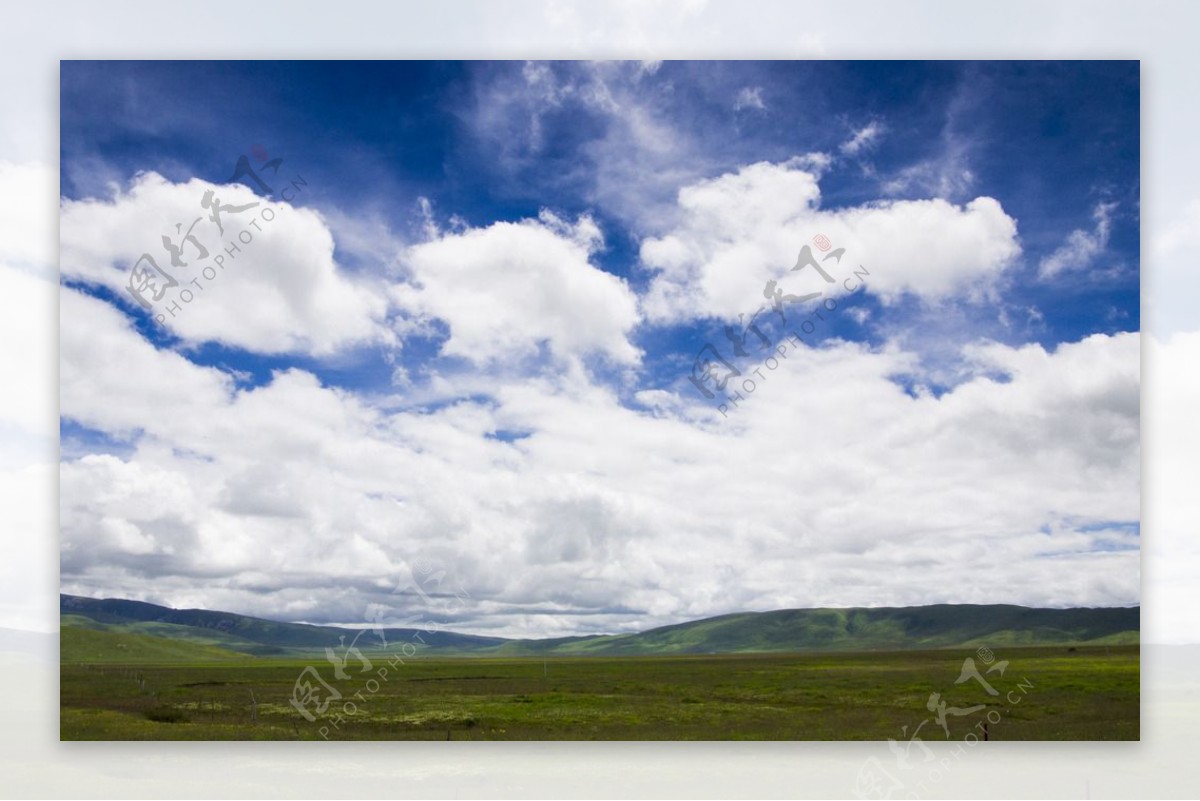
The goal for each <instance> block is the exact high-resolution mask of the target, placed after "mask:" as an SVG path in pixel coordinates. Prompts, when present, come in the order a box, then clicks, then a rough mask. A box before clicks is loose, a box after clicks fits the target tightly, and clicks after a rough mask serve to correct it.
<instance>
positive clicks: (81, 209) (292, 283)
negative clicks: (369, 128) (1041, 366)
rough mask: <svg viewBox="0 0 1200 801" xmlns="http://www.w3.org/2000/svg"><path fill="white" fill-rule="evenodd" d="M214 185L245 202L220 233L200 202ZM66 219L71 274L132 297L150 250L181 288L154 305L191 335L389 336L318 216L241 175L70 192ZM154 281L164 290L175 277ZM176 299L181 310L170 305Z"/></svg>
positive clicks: (234, 341) (234, 342)
mask: <svg viewBox="0 0 1200 801" xmlns="http://www.w3.org/2000/svg"><path fill="white" fill-rule="evenodd" d="M208 192H212V193H213V195H212V197H213V198H214V199H215V200H216V201H219V203H220V204H221V205H222V206H225V207H229V208H231V209H232V208H237V209H243V210H241V211H225V212H224V213H223V214H222V215H221V219H222V223H221V224H222V225H223V227H224V231H223V232H222V231H221V230H219V229H218V227H217V225H216V224H215V223H214V222H213V221H212V220H211V219H210V213H211V212H210V210H209V209H208V208H204V207H202V206H201V201H202V199H203V198H204V197H205V195H206V193H208ZM197 221H198V222H197ZM194 222H195V225H194V227H193V223H194ZM60 228H61V232H62V233H61V254H60V264H61V269H62V275H63V277H64V278H65V279H69V280H74V281H81V282H86V283H88V284H92V285H96V286H103V287H106V288H108V289H110V290H112V291H113V292H116V293H118V295H120V296H121V297H122V298H124V299H126V300H128V301H129V302H130V303H131V304H134V299H133V297H132V296H131V295H130V293H129V290H128V286H129V285H130V270H131V268H132V267H133V266H134V265H135V264H137V263H139V260H140V259H141V257H142V255H143V254H144V253H149V254H150V255H151V257H152V258H153V259H154V262H155V265H157V266H158V267H159V268H161V270H162V271H164V272H165V273H167V274H170V276H171V278H173V279H174V280H175V281H176V282H177V284H178V286H177V287H175V288H172V289H170V290H169V291H167V292H166V293H165V294H164V295H163V296H162V298H161V302H158V303H154V302H153V301H151V306H152V308H151V309H150V310H148V311H147V312H146V313H147V314H150V315H152V316H158V315H161V316H162V321H161V322H162V324H163V325H165V326H166V327H167V328H168V329H169V330H170V331H171V332H172V333H174V334H176V335H178V336H179V337H180V338H181V339H183V340H184V341H185V342H187V343H190V344H200V343H204V342H220V343H223V344H226V345H231V346H234V347H239V348H245V349H247V350H251V351H255V352H258V353H311V354H313V355H318V356H321V355H328V354H331V353H333V352H335V351H337V350H339V349H342V348H346V347H349V346H352V345H355V344H362V343H368V342H378V341H390V340H391V339H392V336H393V335H392V334H391V332H390V329H388V327H387V326H386V325H385V319H384V318H385V316H386V311H387V303H386V300H385V299H384V297H383V295H382V293H381V292H380V291H379V290H380V289H381V287H378V286H372V285H371V284H370V283H369V282H367V281H365V280H363V279H360V278H356V277H353V276H351V275H349V274H348V273H347V272H346V271H344V270H343V269H342V268H341V267H339V265H338V263H337V261H336V259H335V256H334V239H333V236H332V234H331V233H330V230H329V227H328V226H327V225H326V223H325V221H324V220H323V219H322V217H321V215H320V214H319V213H317V212H315V211H312V210H310V209H306V208H300V207H295V206H292V205H290V204H289V203H286V202H277V201H270V200H268V199H266V198H263V197H259V196H257V195H255V194H254V193H253V192H252V191H251V190H250V189H249V188H247V187H245V186H242V185H240V184H239V185H226V186H217V185H214V184H211V183H208V182H206V181H202V180H199V179H192V180H190V181H187V182H186V183H172V182H170V181H167V180H166V179H164V178H163V177H161V176H159V175H157V174H155V173H143V174H141V175H139V176H137V177H136V178H135V179H134V180H133V182H132V183H131V184H130V186H129V187H128V189H124V190H123V189H120V188H114V192H113V195H112V196H111V197H108V198H88V199H83V200H69V199H68V200H64V201H63V202H62V208H61V225H60ZM189 231H190V232H191V233H192V235H193V237H194V240H189V239H187V234H188V232H189ZM164 238H169V239H170V240H171V242H172V244H173V245H174V246H175V247H177V248H179V253H178V255H177V258H178V260H179V261H180V262H182V263H183V264H184V266H177V265H175V264H173V258H172V253H171V252H170V251H168V250H167V249H166V247H165V245H164ZM234 248H237V249H236V250H234ZM204 253H207V254H208V255H207V256H204V255H203V254H204ZM141 266H142V267H146V266H148V263H147V262H145V261H141ZM210 276H211V277H210ZM193 282H195V283H193ZM156 285H157V286H159V287H163V288H165V287H166V286H167V285H168V279H166V278H163V277H159V278H157V279H156ZM185 290H186V291H187V292H188V293H189V296H191V297H192V300H191V301H190V302H185V298H186V297H187V296H184V295H183V294H182V293H183V292H184V291H185ZM172 302H174V303H175V304H176V305H175V307H174V310H175V314H171V313H170V312H169V311H168V308H169V307H171V304H172ZM134 308H139V307H138V305H137V304H135V305H134Z"/></svg>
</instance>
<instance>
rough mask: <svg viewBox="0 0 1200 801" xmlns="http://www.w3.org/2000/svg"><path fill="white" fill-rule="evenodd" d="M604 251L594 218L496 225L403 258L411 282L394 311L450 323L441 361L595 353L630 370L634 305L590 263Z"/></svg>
mask: <svg viewBox="0 0 1200 801" xmlns="http://www.w3.org/2000/svg"><path fill="white" fill-rule="evenodd" d="M601 244H602V236H601V233H600V229H599V228H598V227H597V226H596V224H595V222H593V221H592V219H591V218H590V217H586V216H585V217H581V218H580V219H579V220H578V221H577V222H575V223H568V222H565V221H563V220H561V219H559V218H558V217H555V216H554V215H553V214H550V213H549V212H543V213H542V215H541V217H540V218H539V219H538V220H525V221H522V222H520V223H507V222H500V223H494V224H492V225H490V226H488V227H486V228H476V229H470V230H467V231H464V232H462V233H455V234H447V235H446V236H443V237H441V238H437V239H433V240H432V241H430V242H426V243H423V244H419V245H415V246H413V247H412V248H410V249H409V251H408V253H407V255H406V257H405V264H406V266H407V268H408V270H409V273H410V276H411V280H412V282H411V283H408V284H401V285H397V286H396V287H394V288H393V291H392V292H393V296H394V297H395V299H396V301H397V303H398V305H399V306H400V307H401V308H403V309H405V310H406V311H408V312H409V313H410V314H414V315H427V316H430V317H434V318H437V319H440V320H443V321H445V322H446V324H447V325H448V326H449V328H450V338H449V339H448V340H447V341H446V342H445V343H444V344H443V345H442V353H443V354H444V355H449V356H458V357H461V358H464V359H467V360H469V361H471V362H474V363H476V364H487V363H489V362H494V361H496V360H501V359H519V358H522V357H526V356H531V355H534V354H536V353H537V351H538V348H539V347H540V346H542V345H545V346H547V347H548V348H549V350H550V352H551V353H552V354H553V355H555V356H556V357H559V358H564V359H578V358H582V357H584V356H587V355H589V354H599V355H603V356H606V357H608V358H609V359H611V360H613V361H615V362H620V363H625V364H632V363H635V362H637V361H638V359H639V356H640V354H639V351H638V349H637V348H636V347H634V345H633V344H631V343H630V341H629V338H628V337H629V333H630V331H631V330H632V329H633V327H634V326H635V325H636V324H637V323H638V313H637V301H636V298H635V296H634V294H633V292H632V291H631V290H630V289H629V287H628V286H627V285H626V284H625V282H624V281H623V280H622V279H620V278H618V277H616V276H614V275H611V274H609V273H606V272H604V271H603V270H601V269H599V268H598V267H595V266H594V265H593V264H592V263H591V262H590V258H591V255H592V254H593V253H594V252H595V251H596V249H597V248H599V247H600V246H601Z"/></svg>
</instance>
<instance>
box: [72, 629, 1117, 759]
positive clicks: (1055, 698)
mask: <svg viewBox="0 0 1200 801" xmlns="http://www.w3.org/2000/svg"><path fill="white" fill-rule="evenodd" d="M64 634H65V635H66V636H65V637H64V643H63V651H62V666H61V671H62V673H61V712H62V717H61V730H60V733H61V737H62V739H64V740H292V739H300V740H319V739H330V740H446V739H453V740H726V739H729V740H883V739H886V738H888V737H892V738H895V739H897V740H902V739H904V737H903V735H902V734H901V729H902V727H904V726H908V727H909V733H910V735H911V733H912V731H913V729H914V728H915V727H917V726H918V725H920V724H921V722H922V721H925V720H928V721H929V722H928V723H926V724H925V725H924V727H923V728H922V729H921V737H922V738H923V739H925V740H926V741H933V740H944V739H946V738H945V735H944V733H943V731H942V729H941V727H940V726H939V725H938V723H937V722H936V721H935V720H934V719H933V718H934V713H933V712H931V711H930V710H928V709H927V708H926V702H927V701H928V700H929V698H930V694H931V693H934V692H937V693H940V695H941V700H942V701H944V702H945V703H946V704H947V705H948V706H949V707H957V708H960V709H966V708H970V707H974V706H976V705H979V704H985V705H986V706H985V707H984V708H983V709H980V710H977V711H975V712H973V713H972V714H970V715H968V716H962V717H956V716H954V715H952V714H951V715H948V716H947V721H948V726H949V728H950V737H951V738H952V739H961V738H962V737H963V736H964V735H966V734H967V732H968V731H972V730H975V731H977V729H975V726H976V724H979V723H982V721H983V720H984V719H985V718H986V717H987V716H988V715H989V714H990V716H991V720H992V721H993V723H992V724H991V725H989V732H990V736H991V739H994V740H1136V739H1138V738H1139V684H1140V682H1139V649H1138V646H1136V645H1132V646H1130V645H1112V646H1080V647H1078V648H1072V649H1070V650H1068V649H1067V648H1066V647H1057V646H1055V647H1018V646H1004V647H998V648H996V659H997V660H1007V661H1008V666H1007V668H1006V670H1005V671H1004V673H1003V675H1001V674H1000V673H999V672H998V671H995V672H993V673H991V674H988V675H986V676H985V679H986V680H987V681H988V682H990V683H991V684H992V686H993V688H994V689H995V690H996V691H997V692H998V693H999V695H997V696H991V695H989V694H987V693H986V691H985V690H984V689H983V687H982V686H981V685H980V684H979V683H978V682H977V681H975V680H967V681H965V682H964V683H962V684H957V685H956V684H955V680H956V679H958V678H959V675H960V670H961V668H962V666H963V661H964V659H966V658H968V657H974V656H975V651H974V650H973V649H969V648H956V649H945V650H929V651H887V652H869V653H861V652H860V653H818V654H730V655H712V656H657V657H640V656H629V657H587V658H567V657H556V658H551V659H548V660H545V661H544V662H543V660H542V659H540V658H536V657H522V658H459V659H448V658H432V657H428V658H427V657H422V656H420V655H418V656H416V657H413V658H406V659H405V660H404V663H403V664H399V663H397V664H394V665H392V666H390V667H389V666H388V657H386V656H384V655H382V654H378V653H369V654H368V657H369V658H370V659H371V661H372V663H373V664H372V669H371V671H370V672H366V673H363V672H359V670H360V668H361V665H359V664H358V663H357V662H356V661H354V660H351V663H350V664H349V665H348V666H347V668H346V670H347V673H348V675H349V678H347V679H345V680H340V681H338V680H335V679H334V677H333V671H332V667H331V666H330V665H329V663H328V662H326V661H325V660H324V659H323V658H321V657H314V658H313V659H309V660H296V659H294V658H291V659H280V658H270V657H249V656H245V655H241V654H231V653H229V652H226V651H222V650H221V649H219V648H216V647H214V646H212V645H207V644H198V643H197V644H193V643H177V644H175V646H174V648H175V650H174V651H173V652H172V653H169V654H165V653H161V652H156V651H155V649H156V648H161V647H162V646H161V644H159V643H155V642H153V640H154V639H155V638H152V637H144V636H141V635H137V634H119V635H113V634H109V633H105V634H103V635H100V634H98V633H96V632H89V631H87V630H86V629H82V628H73V629H64ZM97 637H100V638H101V639H97ZM105 637H107V638H108V639H103V638H105ZM114 637H116V638H117V639H113V638H114ZM180 649H182V650H180ZM189 649H195V650H189ZM181 660H189V661H186V662H183V661H181ZM309 665H311V666H313V667H315V668H317V670H318V671H319V672H320V675H321V676H322V677H323V678H324V679H325V680H326V681H327V682H329V683H330V685H331V686H333V687H334V688H336V689H337V690H338V691H339V692H341V694H342V696H343V697H342V699H341V700H340V701H337V702H334V703H333V704H332V705H331V706H330V707H329V708H328V710H327V712H326V714H325V715H324V716H322V717H319V718H318V720H317V721H316V722H315V723H314V722H309V721H307V720H305V719H304V718H302V717H301V716H300V714H299V713H298V712H297V711H296V710H295V709H293V707H292V706H291V705H290V703H289V699H291V698H292V692H293V685H294V684H295V682H296V679H297V678H298V677H299V676H300V673H301V671H302V670H304V668H305V667H306V666H309ZM979 667H980V670H981V671H982V670H984V669H985V668H986V666H985V665H984V664H983V663H982V662H981V661H980V662H979ZM382 669H386V672H385V673H384V674H382V675H381V674H380V670H382ZM368 680H370V681H368ZM356 693H357V695H356ZM252 695H253V699H254V702H255V703H254V705H253V706H252V703H251V698H252ZM349 704H353V707H351V706H349ZM339 714H340V720H339V719H338V718H337V717H336V715H339ZM997 716H999V722H995V721H996V719H997ZM252 718H254V719H252Z"/></svg>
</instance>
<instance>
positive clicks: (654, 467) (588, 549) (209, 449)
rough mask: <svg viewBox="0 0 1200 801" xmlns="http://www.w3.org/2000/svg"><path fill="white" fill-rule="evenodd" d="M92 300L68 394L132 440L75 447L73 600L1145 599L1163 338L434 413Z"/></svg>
mask: <svg viewBox="0 0 1200 801" xmlns="http://www.w3.org/2000/svg"><path fill="white" fill-rule="evenodd" d="M580 247H582V246H580ZM67 314H71V315H74V316H75V319H78V320H80V321H81V323H82V324H81V326H80V328H81V330H86V332H87V333H86V335H85V334H80V335H77V336H67V333H68V331H69V329H64V342H63V376H64V388H63V400H62V413H63V415H64V417H66V418H67V419H71V420H77V421H80V422H82V423H84V424H86V425H89V426H91V427H93V428H96V429H98V430H102V431H110V432H114V433H116V434H120V435H121V436H123V437H126V438H127V440H128V441H129V442H130V444H131V450H130V451H129V453H127V454H124V455H117V454H99V453H98V454H91V455H86V456H83V457H82V458H78V459H69V460H67V461H66V462H64V464H63V469H62V498H63V507H62V513H61V514H62V527H63V548H64V550H63V562H62V573H63V589H64V591H66V592H80V593H84V594H101V593H107V594H122V595H128V596H130V597H139V598H145V599H147V600H152V601H157V602H164V603H169V604H172V605H183V606H205V607H209V608H225V609H234V610H238V611H243V612H247V613H252V614H260V615H266V616H269V617H279V618H286V619H300V620H313V621H326V622H328V621H336V622H347V623H354V622H362V620H363V614H364V610H366V609H367V607H368V605H370V604H377V605H379V606H380V607H381V608H383V609H385V610H386V614H387V615H388V616H389V618H390V619H393V620H395V621H396V623H397V624H400V623H401V622H402V621H403V620H405V619H408V617H410V616H411V615H412V614H416V613H418V612H419V606H417V605H416V604H417V603H418V601H417V600H416V599H414V598H412V597H409V596H405V595H403V594H396V593H394V592H393V590H394V589H395V588H396V587H397V585H398V584H403V583H404V582H405V580H406V577H409V576H411V575H412V571H413V569H414V566H415V565H417V564H418V563H422V564H436V565H437V566H438V569H439V570H445V571H446V572H447V579H446V586H447V587H450V586H454V587H461V588H462V589H463V590H465V591H466V592H467V593H468V594H469V596H470V601H469V602H468V603H466V604H465V608H464V609H463V611H462V612H461V613H459V614H456V615H455V616H454V617H453V619H451V620H447V621H446V622H447V624H448V625H450V626H451V627H455V628H458V629H461V630H467V631H479V632H491V633H500V634H508V635H518V634H524V635H553V634H571V633H580V632H594V631H618V630H627V629H633V628H644V627H646V626H650V625H655V624H662V623H668V622H673V621H677V620H681V619H686V618H694V617H699V616H703V615H709V614H719V613H723V612H728V611H733V610H742V609H769V608H780V607H789V606H814V605H826V604H829V605H843V604H919V603H934V602H940V601H945V602H951V601H954V602H967V601H976V602H989V603H990V602H997V601H1011V602H1017V603H1029V604H1045V605H1073V604H1109V603H1111V604H1123V603H1134V602H1136V601H1137V600H1138V580H1137V540H1138V537H1137V534H1136V530H1135V529H1134V530H1132V531H1131V528H1130V525H1131V522H1132V523H1133V524H1136V520H1137V516H1138V449H1137V434H1138V371H1137V350H1138V336H1137V335H1136V334H1123V335H1118V336H1112V337H1109V336H1093V337H1089V338H1087V339H1084V340H1082V341H1080V342H1076V343H1068V344H1064V345H1061V346H1059V347H1058V348H1057V349H1055V350H1053V351H1047V350H1045V349H1043V348H1041V347H1039V346H1036V345H1033V346H1026V347H1023V348H1010V347H1007V346H1004V345H999V344H994V343H993V344H988V343H980V344H978V345H976V346H974V347H973V348H970V349H968V350H967V351H966V353H965V356H966V358H967V360H968V361H969V363H971V364H972V365H974V373H973V375H972V376H971V377H969V378H968V380H965V381H964V382H963V383H961V384H960V385H959V386H957V387H956V388H955V389H954V390H952V391H950V392H947V393H945V394H942V395H941V396H940V397H935V396H934V395H933V394H932V393H922V392H918V393H916V395H915V396H914V395H913V394H909V393H906V392H905V391H903V390H902V389H901V388H900V387H899V386H898V385H897V383H896V381H895V380H894V376H895V375H897V374H899V373H903V372H911V371H912V370H914V369H915V356H914V355H913V354H912V353H909V352H906V351H904V350H903V349H901V348H899V347H896V346H890V347H887V348H883V349H874V350H873V349H870V348H868V347H866V346H863V345H855V344H849V343H834V344H832V345H830V346H827V347H823V348H820V349H810V348H807V347H804V348H798V349H796V350H795V351H794V352H793V353H792V354H791V356H789V358H788V359H787V360H786V361H785V363H784V364H783V365H781V366H780V367H779V369H777V370H776V371H773V372H771V373H770V374H769V375H770V377H769V379H768V380H767V381H766V382H765V383H764V384H763V385H762V387H761V388H760V389H759V390H758V391H756V392H755V393H754V394H753V396H752V397H751V398H750V399H749V400H748V402H747V404H746V406H744V407H743V408H742V409H741V410H739V412H738V414H737V416H734V417H731V418H730V419H728V420H720V418H719V417H718V416H717V415H716V414H715V413H714V412H713V411H712V409H711V407H710V406H708V405H706V404H705V403H704V402H703V401H702V400H701V399H700V398H699V397H698V396H696V395H694V394H686V393H685V392H684V391H682V390H681V389H680V388H679V387H678V386H676V385H674V384H671V385H666V386H661V387H658V388H655V389H648V390H646V391H645V392H644V393H642V394H641V395H640V396H639V401H640V404H639V405H638V406H636V407H630V406H628V405H626V404H624V403H622V401H621V399H620V398H619V397H617V396H616V395H615V394H614V393H613V391H612V390H610V389H608V388H607V387H604V386H602V385H598V384H595V383H594V382H593V381H592V380H591V379H590V378H588V377H587V376H586V375H585V374H581V373H578V372H563V373H559V374H548V375H544V376H541V377H537V378H532V379H530V378H528V377H526V378H521V379H519V380H518V379H505V378H503V377H500V378H499V379H494V380H493V381H492V383H491V385H490V387H489V389H488V391H487V392H486V393H484V394H482V395H477V394H474V393H470V394H464V393H459V395H458V397H459V398H460V399H459V400H456V401H453V402H449V403H445V404H442V405H439V406H438V407H437V408H436V409H433V410H428V409H419V410H418V409H412V408H406V409H400V410H396V409H388V408H386V407H385V405H383V404H379V403H372V402H369V401H367V400H366V399H364V398H361V397H358V396H356V395H355V394H354V393H351V392H347V391H345V390H341V389H337V388H334V387H329V386H325V385H323V384H322V383H321V382H320V381H319V380H318V379H317V378H316V377H315V376H313V375H311V374H309V373H306V372H304V371H302V370H295V369H293V370H287V371H282V372H279V373H276V374H275V375H274V376H273V378H272V379H271V381H270V382H269V383H268V384H266V385H264V386H260V387H255V388H249V389H245V388H242V389H239V388H237V387H236V386H234V385H233V383H232V382H231V380H230V379H229V377H228V376H225V375H224V374H222V373H221V372H220V371H218V370H214V369H212V368H205V367H200V366H197V365H194V364H191V363H190V362H187V361H186V360H185V359H183V358H182V357H180V356H179V355H178V354H174V353H171V352H169V351H162V350H158V349H155V348H154V347H153V346H151V345H150V344H149V343H147V342H145V341H144V340H142V339H141V337H140V336H139V335H138V334H137V332H136V331H135V330H133V329H132V328H131V327H130V325H129V324H128V322H127V321H126V320H125V319H124V318H123V316H122V315H121V314H119V313H118V312H116V311H115V310H113V309H112V308H111V307H109V306H108V305H107V304H106V303H104V302H102V301H100V300H97V299H96V298H92V297H88V296H86V295H83V294H81V293H75V292H71V291H66V292H64V319H65V317H66V315H67ZM130 360H131V361H130ZM121 363H125V364H126V365H129V364H132V367H130V366H126V367H125V368H124V369H122V370H115V369H114V365H118V364H121ZM679 383H680V384H681V385H686V383H685V382H679ZM117 384H124V385H123V386H117ZM814 388H816V389H817V391H814ZM165 408H166V409H171V410H172V413H170V414H164V413H163V409H165ZM135 420H140V421H141V423H140V425H138V426H137V428H136V430H135V429H134V421H135Z"/></svg>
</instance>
